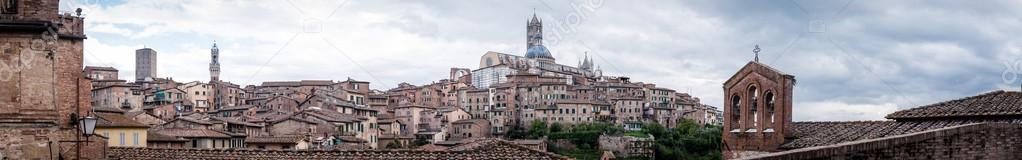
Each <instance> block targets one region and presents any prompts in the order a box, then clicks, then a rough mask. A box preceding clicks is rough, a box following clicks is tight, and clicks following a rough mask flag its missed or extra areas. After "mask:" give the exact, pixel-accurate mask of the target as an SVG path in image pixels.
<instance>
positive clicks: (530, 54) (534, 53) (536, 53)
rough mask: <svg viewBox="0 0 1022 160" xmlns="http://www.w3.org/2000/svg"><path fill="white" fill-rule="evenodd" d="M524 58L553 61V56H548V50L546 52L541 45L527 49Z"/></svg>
mask: <svg viewBox="0 0 1022 160" xmlns="http://www.w3.org/2000/svg"><path fill="white" fill-rule="evenodd" d="M525 57H526V58H549V59H554V56H552V55H551V54H550V50H547V49H546V47H545V46H543V45H542V44H541V45H535V46H532V47H529V50H528V51H526V52H525Z"/></svg>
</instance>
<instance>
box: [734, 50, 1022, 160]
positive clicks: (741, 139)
mask: <svg viewBox="0 0 1022 160" xmlns="http://www.w3.org/2000/svg"><path fill="white" fill-rule="evenodd" d="M794 85H795V79H794V76H792V75H788V74H784V73H782V72H780V71H778V70H776V69H773V68H771V67H769V66H767V65H764V64H761V63H759V62H756V61H752V62H749V63H748V64H747V65H745V67H743V68H742V69H741V70H739V71H738V73H736V74H735V75H734V76H733V77H732V78H731V79H729V80H728V81H727V82H725V83H724V85H723V86H724V87H723V88H724V97H725V98H726V99H725V104H724V132H723V133H722V134H723V135H721V136H722V140H723V142H722V143H723V145H724V147H722V149H723V151H722V153H723V154H724V157H725V158H726V159H1019V158H1022V152H1019V151H1022V92H1019V91H993V92H988V93H983V94H979V95H975V96H970V97H964V98H960V99H955V100H950V101H945V102H939V103H935V104H930V105H924V106H919V107H916V108H911V109H906V110H901V111H897V112H894V113H891V114H888V115H887V116H886V118H887V119H888V120H884V121H846V122H792V119H791V114H792V113H793V112H798V111H795V110H792V98H793V97H792V90H793V88H794Z"/></svg>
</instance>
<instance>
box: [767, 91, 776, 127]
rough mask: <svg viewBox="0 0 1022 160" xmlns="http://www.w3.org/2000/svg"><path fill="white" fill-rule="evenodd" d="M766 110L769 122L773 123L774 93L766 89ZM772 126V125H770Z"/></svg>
mask: <svg viewBox="0 0 1022 160" xmlns="http://www.w3.org/2000/svg"><path fill="white" fill-rule="evenodd" d="M766 101H767V102H766V110H767V116H768V117H769V118H770V124H774V122H775V121H776V117H774V93H773V92H770V91H767V93H766ZM771 126H772V125H771Z"/></svg>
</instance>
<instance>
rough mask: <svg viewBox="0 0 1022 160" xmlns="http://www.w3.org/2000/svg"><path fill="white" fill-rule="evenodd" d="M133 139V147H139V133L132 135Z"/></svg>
mask: <svg viewBox="0 0 1022 160" xmlns="http://www.w3.org/2000/svg"><path fill="white" fill-rule="evenodd" d="M131 139H132V142H133V143H134V144H132V145H135V146H138V133H132V134H131Z"/></svg>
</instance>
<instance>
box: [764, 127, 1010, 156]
mask: <svg viewBox="0 0 1022 160" xmlns="http://www.w3.org/2000/svg"><path fill="white" fill-rule="evenodd" d="M1020 151H1022V125H1019V124H1001V123H982V124H971V125H963V126H957V127H951V128H944V129H938V130H932V131H926V132H919V133H913V134H907V135H901V136H893V137H887V138H880V139H872V140H864V141H854V142H848V143H841V144H835V145H829V146H820V147H810V148H803V149H797V150H791V151H785V152H778V153H771V154H765V155H760V156H758V157H751V158H748V159H1019V158H1022V152H1020Z"/></svg>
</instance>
